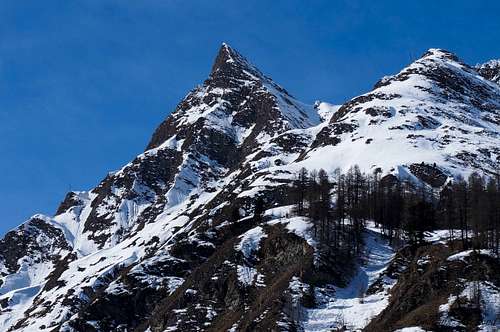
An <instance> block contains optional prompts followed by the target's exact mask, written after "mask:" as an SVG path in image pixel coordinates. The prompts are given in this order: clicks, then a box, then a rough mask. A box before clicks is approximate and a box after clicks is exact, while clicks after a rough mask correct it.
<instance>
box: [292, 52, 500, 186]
mask: <svg viewBox="0 0 500 332" xmlns="http://www.w3.org/2000/svg"><path fill="white" fill-rule="evenodd" d="M499 109H500V89H499V86H498V85H497V84H494V83H492V82H490V81H488V80H486V79H484V78H483V77H482V76H480V75H479V73H478V72H476V71H475V70H474V69H473V68H471V67H469V66H468V65H466V64H464V63H462V62H461V61H460V60H459V59H458V58H457V57H456V56H455V55H453V54H451V53H449V52H446V51H443V50H439V49H431V50H429V51H428V52H426V53H425V54H424V55H423V56H422V58H420V59H419V60H417V61H415V62H414V63H412V64H411V65H410V66H408V67H406V68H404V69H403V70H402V71H401V72H399V73H398V74H396V75H393V76H388V77H384V78H383V79H382V80H380V81H379V82H378V83H377V84H376V85H375V88H374V90H372V91H371V92H369V93H367V94H364V95H361V96H359V97H356V98H354V99H352V100H350V101H349V102H347V103H345V104H344V105H342V107H341V108H340V109H339V110H338V111H337V112H336V113H335V115H334V116H333V117H332V119H331V120H330V124H329V125H328V126H327V127H325V128H323V129H322V130H321V131H320V132H319V133H318V135H317V137H316V139H315V142H314V143H313V145H312V149H310V150H308V151H307V153H306V154H304V155H303V156H302V157H301V160H302V162H301V165H304V166H306V167H307V168H312V167H316V168H319V167H323V168H325V169H332V167H340V168H341V169H343V170H346V169H347V168H348V167H349V166H350V165H353V164H358V165H359V166H360V167H361V168H362V169H363V170H365V171H368V172H373V171H374V170H376V169H379V170H380V171H382V172H383V173H386V174H387V173H395V174H398V175H399V176H400V177H413V176H417V177H420V178H421V179H422V180H425V179H426V178H428V177H429V176H428V173H436V174H438V175H441V176H440V178H438V179H437V181H430V180H429V182H433V183H432V185H433V186H436V187H438V186H441V185H443V183H444V182H445V181H446V180H447V178H451V177H456V176H458V175H462V176H464V177H467V176H468V174H470V173H471V172H472V171H478V172H480V173H482V174H494V173H496V172H498V163H499V160H500V148H499V145H498V141H499V130H500V115H499V112H498V110H499ZM325 156H334V157H335V160H332V158H328V157H327V158H325ZM422 163H423V164H425V166H424V165H422ZM435 177H437V175H436V176H435Z"/></svg>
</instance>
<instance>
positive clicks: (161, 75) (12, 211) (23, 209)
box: [0, 0, 500, 234]
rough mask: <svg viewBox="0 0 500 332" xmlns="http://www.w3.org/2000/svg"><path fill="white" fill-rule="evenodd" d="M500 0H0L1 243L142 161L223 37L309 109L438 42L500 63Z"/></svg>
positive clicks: (360, 89)
mask: <svg viewBox="0 0 500 332" xmlns="http://www.w3.org/2000/svg"><path fill="white" fill-rule="evenodd" d="M499 13H500V1H497V0H496V1H459V0H456V1H436V0H434V1H373V0H371V1H356V0H349V1H334V0H330V1H294V0H286V1H268V0H265V1H188V0H162V1H160V0H141V1H135V0H134V1H133V0H88V1H76V0H75V1H67V0H60V1H52V0H46V1H39V0H26V1H18V0H2V1H0V135H1V137H0V158H1V159H0V174H1V176H2V181H1V184H0V218H1V219H0V234H2V233H4V232H5V231H7V230H8V229H10V228H12V227H14V226H16V225H18V224H20V223H21V222H23V221H24V220H25V219H26V218H28V217H29V216H30V215H32V214H34V213H37V212H41V213H46V214H49V215H52V214H53V213H54V211H55V209H56V207H57V205H58V203H59V202H60V201H61V200H62V198H63V197H64V195H65V193H66V192H67V191H68V190H69V189H70V188H71V189H72V190H88V189H91V188H92V187H94V186H95V185H97V184H98V182H99V181H100V180H101V179H102V178H103V177H104V176H105V174H106V173H107V172H108V171H110V170H115V169H118V168H120V167H121V165H123V164H125V163H126V162H127V161H129V160H131V159H132V158H133V157H134V156H135V155H137V154H138V153H140V152H142V151H143V149H144V147H145V146H146V144H147V142H148V140H149V138H150V136H151V134H152V132H153V130H154V128H155V127H156V126H157V125H158V124H159V123H160V122H161V121H162V120H163V119H164V118H165V117H166V116H167V115H168V114H169V112H171V111H172V110H173V109H174V107H175V106H176V104H177V103H178V102H179V101H180V100H181V99H182V97H183V96H185V95H186V93H187V92H188V91H189V90H190V89H192V88H193V87H194V86H195V85H197V84H199V83H201V82H202V81H203V80H204V79H205V78H206V76H207V74H208V72H209V70H210V66H211V64H212V61H213V58H214V56H215V53H216V51H217V49H218V48H219V46H220V44H221V42H223V41H225V42H227V43H229V44H230V45H231V46H233V47H234V48H236V49H238V50H239V51H240V53H242V54H244V55H245V56H247V57H248V58H249V59H250V60H251V61H252V62H253V63H254V64H256V65H257V66H258V67H259V68H260V69H261V70H262V71H264V72H265V73H266V74H268V75H270V76H271V77H273V78H274V80H275V81H277V82H278V83H280V84H281V85H283V86H284V87H285V88H286V89H287V90H289V91H290V92H291V93H292V94H293V95H295V96H296V97H298V98H299V99H301V100H303V101H305V102H310V103H312V102H314V101H315V100H325V101H329V102H332V103H342V102H343V101H345V100H347V99H350V98H352V97H354V96H356V95H358V94H361V93H364V92H366V91H368V90H369V89H370V88H371V87H372V86H373V84H374V83H375V82H376V81H377V80H378V79H379V78H380V77H381V76H384V75H388V74H392V73H395V72H398V71H399V70H400V69H401V68H402V67H403V66H404V65H406V64H407V63H408V62H410V61H411V59H414V58H415V57H418V56H419V55H420V54H422V53H423V52H424V51H425V50H426V49H428V48H431V47H440V48H445V49H448V50H450V51H453V52H455V53H457V54H458V55H459V56H460V57H461V58H462V59H463V60H464V61H466V62H468V63H472V64H475V63H478V62H484V61H486V60H488V59H491V58H500V18H499V17H500V14H499Z"/></svg>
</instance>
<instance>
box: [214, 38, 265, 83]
mask: <svg viewBox="0 0 500 332" xmlns="http://www.w3.org/2000/svg"><path fill="white" fill-rule="evenodd" d="M210 76H211V77H215V76H222V77H228V76H233V77H235V78H243V77H241V76H246V78H250V77H251V76H255V77H258V78H262V77H263V76H264V75H263V74H262V73H261V72H260V71H259V70H258V69H257V68H256V67H255V66H254V65H252V64H251V63H250V62H249V61H248V60H247V59H246V58H245V57H244V56H243V55H241V54H240V53H239V52H238V51H236V50H235V49H234V48H232V47H231V46H229V45H228V44H227V43H222V45H221V47H220V48H219V52H218V53H217V56H216V57H215V61H214V64H213V65H212V70H211V72H210ZM255 77H253V78H255Z"/></svg>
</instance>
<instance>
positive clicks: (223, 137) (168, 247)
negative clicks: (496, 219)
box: [0, 44, 500, 331]
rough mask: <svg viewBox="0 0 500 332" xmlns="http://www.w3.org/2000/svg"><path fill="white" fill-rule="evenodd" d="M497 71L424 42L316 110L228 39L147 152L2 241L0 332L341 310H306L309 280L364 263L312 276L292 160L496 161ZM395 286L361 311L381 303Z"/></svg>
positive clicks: (371, 165)
mask: <svg viewBox="0 0 500 332" xmlns="http://www.w3.org/2000/svg"><path fill="white" fill-rule="evenodd" d="M490 72H491V71H490V70H489V69H488V70H486V69H484V68H483V67H479V68H472V67H470V66H468V65H466V64H463V63H462V62H460V61H459V59H458V58H457V57H456V56H454V55H453V54H451V53H449V52H446V51H443V50H437V49H432V50H429V51H428V52H427V53H426V54H424V56H423V57H422V58H421V59H419V60H417V61H416V62H414V63H413V64H411V65H409V66H408V67H407V68H405V69H403V70H402V71H401V72H400V73H398V74H397V75H394V76H390V77H385V78H384V79H382V80H381V81H380V82H378V83H377V84H376V86H375V88H374V90H373V91H371V92H369V93H367V94H365V95H362V96H359V97H356V98H354V99H352V100H351V101H349V102H347V103H346V104H344V105H341V106H335V105H330V104H328V103H325V102H322V103H317V104H316V105H315V106H309V105H305V104H303V103H301V102H299V101H297V100H296V99H295V98H294V97H292V96H291V95H290V94H289V93H288V92H287V91H286V90H285V89H283V88H282V87H280V86H279V85H278V84H276V83H275V82H273V81H272V80H271V79H270V78H269V77H267V76H265V75H264V74H262V73H261V72H260V71H259V70H258V69H257V68H256V67H255V66H253V65H252V64H250V62H249V61H248V60H247V59H245V58H244V57H243V56H242V55H241V54H239V53H238V52H237V51H235V50H234V49H232V48H231V47H230V46H228V45H226V44H223V45H222V46H221V48H220V50H219V53H218V54H217V56H216V59H215V62H214V65H213V67H212V70H211V72H210V74H209V77H208V78H207V80H205V82H203V84H202V85H201V86H199V87H197V88H195V89H194V90H192V91H191V92H190V93H189V94H188V95H187V96H186V97H185V98H184V99H183V100H182V101H181V102H180V103H179V105H178V106H177V107H176V109H175V110H174V111H173V112H172V114H171V115H169V116H168V117H167V119H165V121H164V122H163V123H161V124H160V126H159V127H158V128H157V129H156V131H155V133H154V134H153V137H152V139H151V141H150V142H149V144H148V145H147V148H146V150H145V151H144V152H143V153H142V154H140V155H138V156H137V157H136V158H135V159H134V160H132V161H131V162H130V163H128V164H127V165H125V166H124V167H123V168H121V169H120V170H118V171H116V172H112V173H109V174H108V175H107V176H106V177H105V178H104V179H103V180H102V181H101V182H100V184H99V185H98V186H97V187H96V188H94V189H92V190H91V191H89V192H71V193H69V194H68V195H67V196H66V198H65V199H64V201H63V202H62V203H61V205H60V206H59V208H58V209H57V212H56V215H55V216H53V217H48V216H42V215H37V216H34V217H33V218H31V219H30V220H28V221H27V222H26V223H24V224H23V225H21V226H20V227H19V228H18V229H16V230H13V231H11V232H9V233H8V234H7V235H6V236H5V237H4V239H3V240H1V241H0V258H1V265H0V267H1V269H0V273H1V278H0V280H1V285H0V304H1V307H2V310H1V312H0V323H1V325H0V330H6V331H7V330H12V331H17V330H19V331H21V330H25V331H39V330H47V331H53V330H55V331H57V330H60V331H131V330H137V331H144V330H148V329H149V330H151V331H164V330H169V329H170V330H173V329H174V328H177V329H179V330H186V331H188V330H189V331H194V330H213V331H221V330H233V331H237V330H256V331H259V330H294V329H300V328H304V327H305V328H306V329H309V330H314V328H315V327H314V326H319V327H321V328H323V327H324V326H326V325H325V324H327V323H325V322H324V321H322V323H321V324H319V325H318V324H316V325H315V323H314V322H313V320H312V319H310V320H309V321H308V320H307V319H305V318H304V317H300V315H301V314H302V311H301V313H297V312H295V311H294V310H295V309H294V308H297V305H298V303H300V304H301V305H308V306H309V307H310V308H309V309H310V310H311V311H308V312H309V315H310V317H314V315H319V316H321V315H323V314H327V315H330V314H331V315H337V314H338V312H336V311H335V310H330V309H331V308H326V309H325V310H326V311H321V310H319V309H318V308H316V309H318V310H319V311H314V310H316V309H315V308H313V307H314V304H313V303H308V301H309V302H311V301H310V299H311V298H316V299H317V298H318V297H320V296H319V295H318V294H315V290H314V289H313V287H312V286H311V285H309V284H307V282H308V280H317V279H318V278H323V279H326V280H328V281H329V282H332V283H333V282H336V283H337V285H344V286H345V285H347V284H348V283H349V279H350V278H351V277H352V276H354V280H358V281H357V282H361V281H360V280H361V279H356V278H361V275H359V274H356V272H355V268H354V265H355V264H354V263H355V261H353V260H346V261H345V262H342V264H340V263H336V262H332V264H331V266H330V267H329V268H328V269H327V270H326V271H321V275H320V274H319V273H317V271H316V269H315V268H314V261H315V252H316V250H317V248H316V242H315V239H314V237H313V235H312V231H311V227H312V225H311V223H310V221H309V220H307V218H302V217H291V207H290V206H288V204H289V198H288V197H287V195H286V192H287V190H285V189H286V188H287V186H288V185H289V183H290V181H291V180H292V179H293V178H294V177H295V175H296V173H297V171H298V170H299V169H300V168H301V167H307V168H309V169H319V168H324V169H326V170H328V171H332V170H334V169H335V168H337V167H340V168H342V169H347V168H348V167H350V166H352V165H354V164H359V165H360V166H361V167H362V169H363V170H365V171H370V172H372V171H374V170H376V169H380V170H381V171H382V173H384V174H393V175H396V176H398V177H400V178H409V179H412V181H423V182H424V183H426V184H428V185H430V186H432V187H434V188H436V189H439V188H440V187H441V186H442V185H443V184H444V183H446V182H447V181H449V180H450V179H451V178H452V177H454V176H458V175H467V174H469V173H470V172H472V171H479V172H480V173H482V174H487V175H488V174H489V175H491V174H494V173H495V172H498V166H499V156H500V150H499V146H500V144H499V143H500V139H499V138H500V137H499V133H500V130H499V129H500V127H499V126H500V111H499V110H500V87H499V86H498V85H497V84H496V83H494V81H495V79H494V77H495V75H494V74H491V73H490ZM366 237H367V241H368V243H372V244H373V246H374V248H376V249H377V250H379V253H381V254H382V256H383V258H384V264H382V265H381V266H379V270H380V271H379V270H377V273H372V274H370V278H369V280H370V282H378V284H379V286H380V283H381V281H380V280H379V277H380V278H382V277H381V276H383V273H382V272H383V269H385V268H386V267H387V266H388V264H389V263H390V261H391V259H392V257H393V252H392V249H391V248H389V247H388V246H387V245H386V244H385V242H384V239H382V238H381V237H379V235H377V232H376V230H373V229H372V230H369V231H368V232H367V233H366ZM370 257H371V256H370V255H369V257H368V258H367V259H368V261H369V260H370V259H372V258H373V257H372V258H370ZM373 259H374V260H375V261H376V259H375V258H373ZM367 271H368V270H367ZM368 272H369V271H368ZM370 273H371V272H370ZM316 274H317V275H316ZM393 277H394V280H397V276H396V275H394V276H393ZM363 280H364V279H363ZM395 282H396V281H393V282H391V283H387V284H384V283H382V286H380V288H379V289H378V290H377V291H374V293H373V294H374V295H373V299H374V301H375V302H372V303H377V305H379V306H378V307H377V308H376V310H375V309H373V308H371V307H370V308H368V307H366V308H367V310H368V309H369V310H372V309H373V310H374V311H373V312H376V313H380V312H381V311H382V310H383V309H384V308H385V307H384V306H387V305H388V303H389V302H388V300H387V296H388V294H389V291H390V289H392V287H393V286H394V284H395ZM364 286H367V285H364ZM364 286H363V287H364ZM394 289H397V288H394ZM321 292H322V293H321V294H323V297H324V298H328V294H331V289H323V290H321ZM344 292H346V294H347V291H344ZM351 295H352V294H351ZM346 296H347V295H346ZM308 299H309V300H308ZM351 300H352V299H351ZM353 301H354V300H353ZM325 303H326V302H325ZM346 303H348V300H347V299H346ZM325 305H326V304H325ZM356 308H357V307H356ZM363 308H365V307H363ZM327 309H328V310H327ZM329 310H330V311H329ZM370 312H371V311H370ZM297 315H299V316H297ZM353 316H355V314H354V313H353ZM374 316H375V314H373V315H371V316H369V317H368V316H367V317H365V318H366V319H367V320H369V319H372V318H373V317H374ZM300 322H302V323H300ZM387 322H389V320H387ZM387 322H386V321H381V322H378V323H376V324H393V323H387ZM391 322H392V321H391ZM337 323H338V322H337ZM337 323H335V324H337ZM366 323H368V322H366ZM332 324H333V323H332ZM374 324H375V323H374ZM327 325H328V324H327ZM364 325H366V324H361V325H359V326H364ZM396 325H397V324H396ZM396 325H394V326H396ZM377 326H378V325H377ZM380 326H382V325H380ZM384 326H385V325H384ZM391 326H392V325H391ZM398 326H399V325H398Z"/></svg>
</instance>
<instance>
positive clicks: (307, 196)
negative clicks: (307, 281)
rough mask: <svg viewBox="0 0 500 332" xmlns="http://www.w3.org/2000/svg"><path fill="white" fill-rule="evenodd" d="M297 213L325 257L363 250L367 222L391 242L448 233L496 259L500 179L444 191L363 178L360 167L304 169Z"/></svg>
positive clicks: (377, 176)
mask: <svg viewBox="0 0 500 332" xmlns="http://www.w3.org/2000/svg"><path fill="white" fill-rule="evenodd" d="M291 197H292V199H293V203H294V205H295V213H296V214H297V215H299V216H306V217H309V218H310V219H311V220H312V221H313V224H314V227H313V231H314V236H315V238H316V239H317V241H318V243H319V247H320V249H321V252H322V253H324V255H322V256H323V257H328V256H331V255H330V254H331V253H339V252H342V253H345V254H347V255H353V254H355V253H356V252H357V251H359V249H360V246H361V245H362V233H363V229H364V227H365V225H366V222H367V221H368V220H370V221H373V222H374V223H375V225H377V226H378V227H381V230H382V232H383V233H384V234H385V235H386V236H387V237H388V238H389V240H390V241H391V243H392V242H394V241H400V240H405V241H407V242H408V243H410V244H412V245H420V244H423V243H424V242H425V241H424V239H425V232H426V231H432V230H436V229H448V230H449V234H450V238H449V239H450V240H452V239H457V238H458V239H459V240H461V242H462V245H463V247H464V248H474V249H479V248H488V249H493V250H494V251H495V252H496V253H497V254H498V250H499V242H500V177H499V176H496V177H491V178H485V177H481V176H479V175H478V174H477V173H472V174H471V175H470V176H469V178H468V179H467V181H466V180H464V179H462V178H458V179H456V180H455V181H453V182H451V183H449V184H447V185H446V186H444V187H443V188H439V189H435V188H432V187H430V186H428V185H426V184H424V183H420V184H416V183H415V182H411V181H400V180H399V179H398V178H396V177H395V176H393V175H386V176H383V177H382V176H381V172H380V170H377V171H375V172H374V173H373V174H365V173H362V172H361V171H360V169H359V167H358V166H353V167H351V168H350V169H349V170H348V171H347V172H346V173H342V172H341V171H340V170H336V171H334V172H333V174H330V175H329V174H328V173H327V172H326V171H324V170H322V169H320V170H319V171H316V170H312V171H308V170H307V169H305V168H302V169H301V170H300V171H299V173H298V174H297V176H296V179H295V180H294V182H293V185H292V187H291Z"/></svg>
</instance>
